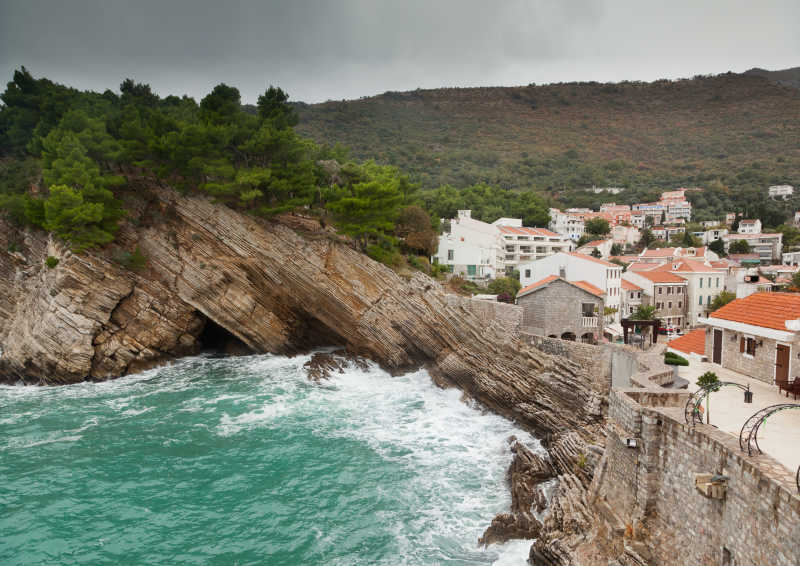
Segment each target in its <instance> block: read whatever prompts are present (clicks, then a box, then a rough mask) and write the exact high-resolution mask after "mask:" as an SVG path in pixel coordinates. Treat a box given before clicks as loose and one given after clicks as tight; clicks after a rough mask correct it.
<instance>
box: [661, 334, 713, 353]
mask: <svg viewBox="0 0 800 566" xmlns="http://www.w3.org/2000/svg"><path fill="white" fill-rule="evenodd" d="M667 346H668V347H669V348H672V349H674V350H680V351H681V352H684V353H685V354H693V353H694V354H700V355H701V356H702V355H703V354H705V352H706V331H705V329H703V328H697V329H695V330H692V331H690V332H687V333H686V334H684V335H683V336H680V337H678V338H675V340H670V341H669V342H667Z"/></svg>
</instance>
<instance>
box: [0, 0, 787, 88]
mask: <svg viewBox="0 0 800 566" xmlns="http://www.w3.org/2000/svg"><path fill="white" fill-rule="evenodd" d="M798 29H800V1H798V0H758V1H756V0H669V1H666V0H652V1H649V0H605V1H604V0H596V1H591V0H574V1H571V0H551V1H545V0H530V1H501V0H497V1H492V0H479V1H476V0H461V1H456V0H449V1H435V0H427V1H424V0H402V1H401V0H396V1H394V2H384V1H377V0H375V1H369V0H348V1H335V0H329V1H325V0H318V1H307V0H292V1H291V2H290V1H286V2H266V1H264V2H245V1H235V0H191V1H190V0H184V1H169V0H130V1H128V2H125V1H122V0H69V1H63V0H61V1H59V0H51V1H45V0H0V81H2V83H5V82H7V81H8V80H10V78H11V75H12V73H13V70H14V69H15V68H17V67H19V66H20V65H25V66H26V67H27V68H28V69H29V70H30V71H31V72H32V73H33V74H34V75H35V76H47V77H48V78H51V79H53V80H55V81H57V82H61V83H65V84H69V85H71V86H75V87H77V88H81V89H93V90H100V91H102V90H105V89H106V88H112V89H115V90H116V89H117V87H118V86H119V83H120V82H122V80H123V79H124V78H126V77H131V78H134V79H136V80H137V81H139V82H147V83H150V85H151V86H152V87H153V88H154V89H155V90H156V91H157V92H158V93H159V94H162V95H166V94H178V95H181V94H189V95H190V96H194V97H195V98H197V99H198V100H199V99H200V98H202V97H203V96H204V95H205V94H207V93H208V92H209V91H210V90H211V88H213V86H214V85H215V84H218V83H220V82H225V83H228V84H231V85H234V86H237V87H238V88H239V90H240V91H241V92H242V97H243V99H244V100H245V101H246V102H254V101H255V99H256V97H257V96H258V94H259V93H261V92H263V90H264V89H265V88H266V86H267V85H268V84H275V85H278V86H281V87H282V88H283V89H284V90H286V91H288V92H289V94H290V96H291V98H292V99H293V100H303V101H306V102H319V101H323V100H328V99H341V98H358V97H359V96H366V95H372V94H378V93H381V92H384V91H386V90H411V89H414V88H417V87H421V88H435V87H440V86H487V85H524V84H528V83H530V82H536V83H540V84H541V83H548V82H559V81H579V80H585V81H589V80H595V81H620V80H625V79H628V80H653V79H658V78H662V77H666V78H678V77H689V76H692V75H695V74H699V73H703V74H705V73H720V72H725V71H728V70H731V71H744V70H746V69H749V68H751V67H755V66H759V67H764V68H768V69H782V68H786V67H794V66H798V65H800V33H798Z"/></svg>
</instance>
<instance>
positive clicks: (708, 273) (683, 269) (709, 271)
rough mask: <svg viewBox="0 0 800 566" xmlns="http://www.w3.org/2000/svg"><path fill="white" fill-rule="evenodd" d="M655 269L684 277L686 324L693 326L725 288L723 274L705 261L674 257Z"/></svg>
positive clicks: (704, 315) (706, 312) (705, 314)
mask: <svg viewBox="0 0 800 566" xmlns="http://www.w3.org/2000/svg"><path fill="white" fill-rule="evenodd" d="M657 269H658V270H660V271H669V272H670V273H672V274H673V275H677V276H678V277H682V278H683V279H686V283H687V284H686V307H687V308H686V320H685V325H686V326H695V325H697V324H698V320H699V319H700V318H705V317H706V316H708V309H709V305H710V304H711V301H713V300H714V299H715V298H716V296H717V295H719V294H720V293H721V292H722V291H724V290H725V284H726V280H725V274H724V273H722V272H720V270H718V269H715V268H714V267H713V266H712V265H711V263H710V262H707V261H706V262H704V261H698V260H695V259H676V260H673V261H671V262H668V263H666V264H665V265H662V266H660V267H658V268H657Z"/></svg>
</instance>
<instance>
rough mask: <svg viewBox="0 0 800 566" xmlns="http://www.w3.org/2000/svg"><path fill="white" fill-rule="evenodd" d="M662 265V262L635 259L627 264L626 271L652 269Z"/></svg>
mask: <svg viewBox="0 0 800 566" xmlns="http://www.w3.org/2000/svg"><path fill="white" fill-rule="evenodd" d="M662 265H664V264H663V263H646V262H644V261H635V262H633V263H632V264H630V265H629V266H628V271H637V272H638V271H652V270H653V269H656V268H658V267H661V266H662Z"/></svg>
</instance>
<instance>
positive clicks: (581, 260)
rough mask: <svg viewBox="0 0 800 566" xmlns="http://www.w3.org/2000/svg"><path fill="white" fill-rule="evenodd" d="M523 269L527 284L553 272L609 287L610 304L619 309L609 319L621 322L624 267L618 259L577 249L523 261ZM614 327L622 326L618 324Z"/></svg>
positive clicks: (524, 279)
mask: <svg viewBox="0 0 800 566" xmlns="http://www.w3.org/2000/svg"><path fill="white" fill-rule="evenodd" d="M519 272H520V283H522V286H523V287H526V286H528V285H530V284H531V283H533V282H535V281H541V280H542V279H544V278H545V277H547V276H549V275H556V276H560V277H562V278H564V279H566V280H567V281H587V282H589V283H591V284H592V285H594V286H595V287H598V288H600V289H602V290H603V291H605V294H606V299H605V305H606V307H611V308H614V309H616V312H615V313H614V314H613V315H610V316H609V322H612V321H613V322H617V323H618V322H619V320H620V305H621V302H620V301H621V280H622V267H621V266H619V265H617V264H615V263H611V262H609V261H605V260H602V259H599V258H596V257H592V256H590V255H584V254H580V253H577V252H572V253H556V254H553V255H551V256H548V257H545V258H542V259H539V260H537V261H533V262H530V263H525V264H522V265H520V266H519ZM611 330H612V331H616V330H619V329H617V328H616V327H614V328H611Z"/></svg>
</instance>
